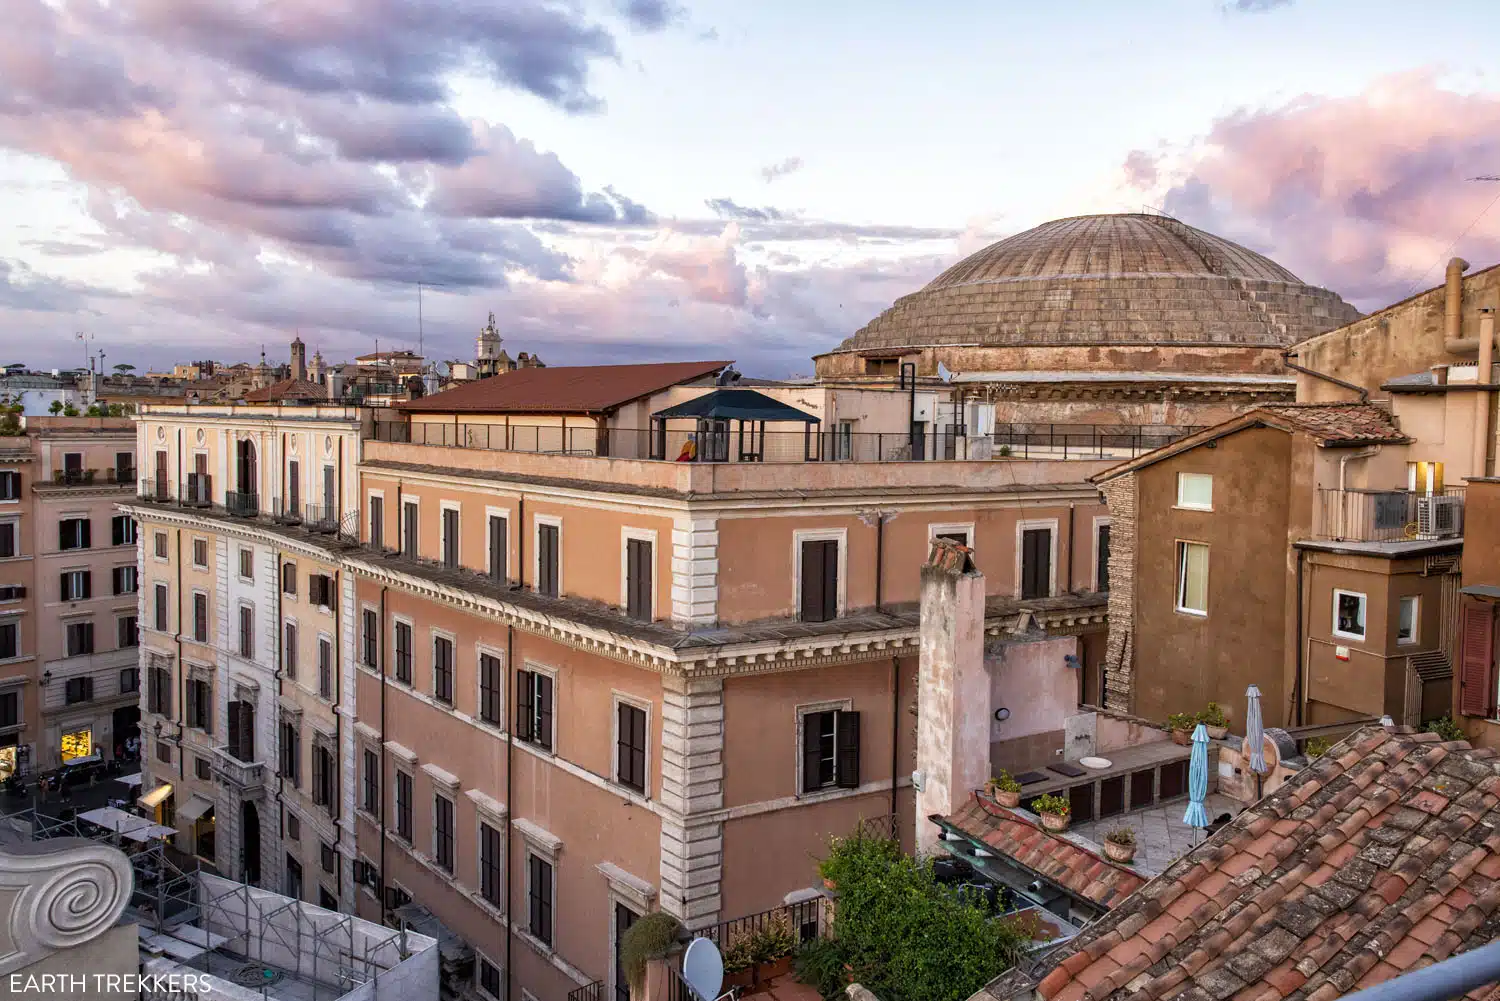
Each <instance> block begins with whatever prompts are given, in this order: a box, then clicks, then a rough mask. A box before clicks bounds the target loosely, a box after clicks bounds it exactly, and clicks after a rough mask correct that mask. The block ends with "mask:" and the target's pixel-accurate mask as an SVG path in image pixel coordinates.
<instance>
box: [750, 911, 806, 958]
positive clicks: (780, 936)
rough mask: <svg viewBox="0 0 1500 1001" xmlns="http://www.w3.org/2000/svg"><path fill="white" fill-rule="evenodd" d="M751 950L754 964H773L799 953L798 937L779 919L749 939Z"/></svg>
mask: <svg viewBox="0 0 1500 1001" xmlns="http://www.w3.org/2000/svg"><path fill="white" fill-rule="evenodd" d="M749 948H750V959H751V961H752V962H755V963H771V962H774V961H776V960H778V959H781V958H782V957H783V956H790V955H791V954H792V953H794V952H796V951H797V936H796V935H794V934H792V929H791V928H790V927H788V926H787V923H786V921H785V920H782V919H779V918H778V919H777V920H775V921H772V922H771V923H770V924H768V925H766V926H765V927H764V928H762V929H760V930H759V931H757V932H755V933H754V934H753V935H751V936H750V937H749Z"/></svg>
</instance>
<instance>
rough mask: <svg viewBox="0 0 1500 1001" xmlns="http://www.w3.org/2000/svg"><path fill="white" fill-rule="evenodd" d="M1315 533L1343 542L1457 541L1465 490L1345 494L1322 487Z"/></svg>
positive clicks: (1350, 492)
mask: <svg viewBox="0 0 1500 1001" xmlns="http://www.w3.org/2000/svg"><path fill="white" fill-rule="evenodd" d="M1316 515H1317V518H1316V522H1315V525H1314V534H1315V535H1316V536H1317V538H1320V539H1329V540H1333V541H1338V542H1412V541H1418V540H1432V539H1449V538H1458V537H1459V536H1461V535H1463V531H1464V488H1463V487H1445V488H1443V489H1442V490H1436V491H1432V492H1430V493H1424V492H1422V491H1413V490H1363V489H1361V490H1350V489H1345V490H1340V489H1338V488H1337V487H1319V488H1318V502H1317V511H1316Z"/></svg>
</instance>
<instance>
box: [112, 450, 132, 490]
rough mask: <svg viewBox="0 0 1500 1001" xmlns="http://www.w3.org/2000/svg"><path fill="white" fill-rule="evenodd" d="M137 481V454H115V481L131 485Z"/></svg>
mask: <svg viewBox="0 0 1500 1001" xmlns="http://www.w3.org/2000/svg"><path fill="white" fill-rule="evenodd" d="M133 479H135V453H134V452H116V453H115V481H116V482H118V483H129V482H130V481H131V480H133Z"/></svg>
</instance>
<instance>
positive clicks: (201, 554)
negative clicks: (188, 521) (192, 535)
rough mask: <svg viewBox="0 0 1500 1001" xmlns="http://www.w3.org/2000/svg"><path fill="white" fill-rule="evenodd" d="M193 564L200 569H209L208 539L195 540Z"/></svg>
mask: <svg viewBox="0 0 1500 1001" xmlns="http://www.w3.org/2000/svg"><path fill="white" fill-rule="evenodd" d="M193 566H195V567H197V568H198V569H199V570H207V569H208V540H207V539H194V540H193Z"/></svg>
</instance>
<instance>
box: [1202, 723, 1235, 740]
mask: <svg viewBox="0 0 1500 1001" xmlns="http://www.w3.org/2000/svg"><path fill="white" fill-rule="evenodd" d="M1203 728H1204V729H1205V730H1207V731H1208V736H1209V737H1210V739H1212V740H1223V739H1224V738H1225V737H1227V736H1229V727H1227V726H1208V725H1207V724H1204V727H1203Z"/></svg>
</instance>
